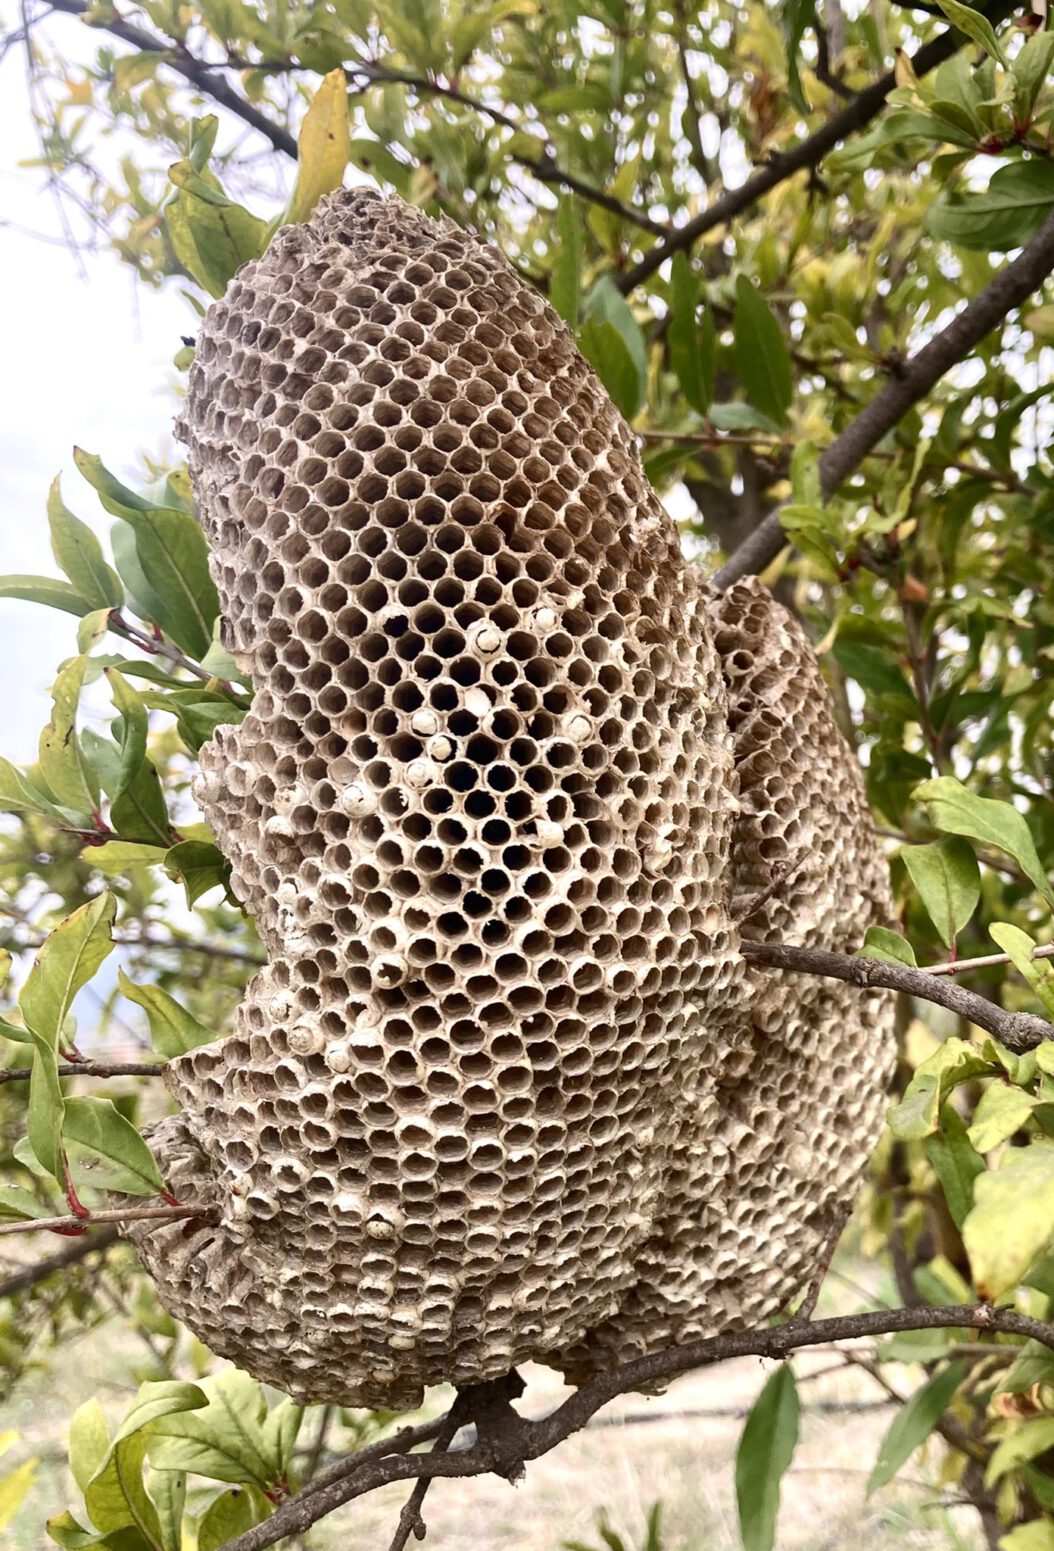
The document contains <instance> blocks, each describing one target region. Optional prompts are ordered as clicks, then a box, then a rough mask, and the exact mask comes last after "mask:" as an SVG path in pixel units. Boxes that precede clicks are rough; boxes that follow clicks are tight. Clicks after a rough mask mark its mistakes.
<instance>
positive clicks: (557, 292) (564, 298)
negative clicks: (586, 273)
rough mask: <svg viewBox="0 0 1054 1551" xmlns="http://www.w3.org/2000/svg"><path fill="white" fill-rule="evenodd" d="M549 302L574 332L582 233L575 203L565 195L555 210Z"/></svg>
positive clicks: (579, 301)
mask: <svg viewBox="0 0 1054 1551" xmlns="http://www.w3.org/2000/svg"><path fill="white" fill-rule="evenodd" d="M549 300H550V301H551V302H552V304H553V306H554V307H555V309H556V311H557V312H558V313H559V314H560V316H561V318H563V320H564V322H565V323H566V324H568V326H569V327H570V328H572V329H576V328H577V327H578V315H579V312H580V310H581V306H582V230H581V227H580V225H579V222H578V212H577V210H576V209H575V202H574V200H573V199H571V198H570V196H569V195H566V194H565V195H563V196H562V198H561V200H560V203H559V205H558V206H557V209H556V223H555V239H554V242H553V257H552V268H551V269H550V272H549Z"/></svg>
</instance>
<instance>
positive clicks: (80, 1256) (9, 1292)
mask: <svg viewBox="0 0 1054 1551" xmlns="http://www.w3.org/2000/svg"><path fill="white" fill-rule="evenodd" d="M117 1238H118V1233H117V1226H116V1224H114V1223H108V1224H107V1226H106V1227H105V1228H102V1229H100V1231H99V1232H98V1233H92V1234H85V1235H84V1236H83V1238H76V1239H72V1240H71V1241H70V1243H69V1244H67V1245H66V1247H65V1249H60V1250H56V1251H55V1253H54V1254H53V1255H48V1256H47V1258H46V1259H44V1260H36V1261H34V1262H33V1264H32V1265H31V1266H23V1267H22V1269H21V1270H20V1271H15V1272H14V1274H13V1275H11V1276H8V1277H5V1278H4V1280H3V1281H2V1282H0V1298H13V1297H14V1295H15V1293H20V1292H27V1291H28V1289H29V1288H30V1287H35V1286H36V1285H37V1283H38V1282H42V1281H44V1279H45V1278H46V1277H49V1276H54V1274H55V1272H56V1271H65V1270H66V1269H67V1268H68V1267H69V1266H75V1265H79V1264H80V1262H81V1261H82V1260H86V1259H87V1257H88V1256H89V1255H93V1254H94V1253H95V1252H96V1250H98V1251H99V1252H100V1253H101V1252H102V1251H104V1250H107V1249H109V1248H110V1246H111V1244H116V1243H117Z"/></svg>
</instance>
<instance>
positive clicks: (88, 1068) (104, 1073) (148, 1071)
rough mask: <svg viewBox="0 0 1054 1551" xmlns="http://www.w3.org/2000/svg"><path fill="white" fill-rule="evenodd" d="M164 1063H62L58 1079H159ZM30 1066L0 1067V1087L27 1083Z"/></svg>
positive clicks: (31, 1070) (30, 1075)
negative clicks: (9, 1083) (11, 1083)
mask: <svg viewBox="0 0 1054 1551" xmlns="http://www.w3.org/2000/svg"><path fill="white" fill-rule="evenodd" d="M164 1070H165V1063H164V1061H63V1062H61V1063H60V1065H59V1076H60V1077H160V1076H161V1073H162V1072H163V1071H164ZM32 1075H33V1068H32V1067H31V1066H9V1067H0V1087H2V1086H3V1084H4V1083H5V1082H28V1081H29V1079H30V1078H31V1077H32Z"/></svg>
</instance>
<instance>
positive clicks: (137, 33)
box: [50, 0, 296, 160]
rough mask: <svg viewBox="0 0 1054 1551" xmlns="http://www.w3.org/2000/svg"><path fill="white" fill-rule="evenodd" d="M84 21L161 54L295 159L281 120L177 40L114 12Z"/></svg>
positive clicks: (62, 4) (79, 5) (72, 8)
mask: <svg viewBox="0 0 1054 1551" xmlns="http://www.w3.org/2000/svg"><path fill="white" fill-rule="evenodd" d="M50 5H51V9H52V10H53V11H64V12H66V14H67V15H69V16H78V17H81V18H83V17H84V16H85V13H86V12H87V11H89V10H90V9H91V7H90V6H89V5H88V4H87V3H86V0H50ZM86 25H87V26H90V27H94V26H99V27H100V30H101V31H103V32H108V33H110V34H111V36H113V37H115V38H120V39H121V40H122V42H124V43H130V44H131V45H132V47H133V48H137V49H139V51H140V52H141V53H143V54H163V55H164V56H165V63H166V64H167V65H168V66H169V68H170V69H171V70H174V71H175V72H176V74H177V75H181V76H182V77H183V79H184V80H185V81H189V82H190V84H191V86H194V87H196V88H197V90H198V91H199V92H202V93H203V94H204V95H205V96H206V97H211V98H212V100H213V102H216V103H218V104H219V105H220V107H221V108H226V109H227V111H228V112H229V113H233V114H234V116H235V117H236V118H240V119H241V121H242V123H243V124H248V125H249V126H250V128H252V129H255V130H257V131H258V133H260V134H261V135H263V137H264V139H265V140H269V141H270V143H271V145H273V146H274V148H275V150H276V151H281V152H283V153H284V155H286V156H291V157H293V158H294V160H295V158H296V141H295V139H294V138H293V136H292V135H291V134H290V133H289V131H288V130H287V129H283V128H282V126H281V124H276V123H275V122H274V121H273V119H269V118H268V117H267V114H266V113H261V112H260V109H259V108H257V107H254V105H253V104H252V103H251V102H247V101H246V99H245V98H244V97H241V96H239V95H238V93H237V92H236V91H235V90H234V88H233V87H232V86H230V85H229V84H228V83H227V82H226V81H225V80H224V79H223V77H222V76H218V75H215V74H213V72H212V71H211V70H210V69H209V68H208V66H207V65H204V64H202V62H201V61H200V60H199V59H194V58H192V57H191V55H189V54H188V53H187V52H186V51H185V50H184V49H182V48H181V47H180V46H179V45H178V44H176V43H170V42H168V41H166V40H165V39H164V38H159V37H157V36H156V35H155V34H153V33H149V32H147V31H146V30H145V29H144V28H142V27H137V26H135V25H134V24H133V23H132V22H126V21H122V20H121V19H120V18H119V17H116V16H115V17H113V18H112V19H111V20H109V21H107V22H105V23H104V24H101V25H100V24H99V23H97V22H94V21H92V22H88V23H86Z"/></svg>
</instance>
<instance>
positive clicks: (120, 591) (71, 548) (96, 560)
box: [48, 479, 124, 609]
mask: <svg viewBox="0 0 1054 1551" xmlns="http://www.w3.org/2000/svg"><path fill="white" fill-rule="evenodd" d="M48 522H49V524H50V527H51V549H52V553H53V554H54V556H55V559H56V561H57V562H58V565H59V569H60V570H61V571H62V572H63V574H64V575H66V576H68V577H69V579H70V582H71V584H72V586H73V587H74V588H75V589H76V590H77V592H79V593H80V595H81V596H82V597H83V598H86V599H87V600H88V602H89V603H90V605H91V607H92V608H93V609H118V608H120V606H121V604H122V603H123V602H124V588H123V587H122V586H121V579H120V577H119V576H118V575H117V573H116V571H114V570H113V569H112V568H111V567H110V566H108V565H107V563H106V561H105V559H104V558H103V552H102V545H101V544H100V543H99V540H98V539H97V538H96V536H95V534H94V533H93V532H92V530H91V529H90V528H89V527H88V524H87V523H86V522H82V521H81V520H80V518H79V517H75V516H74V515H73V513H72V512H71V511H70V510H69V508H68V507H67V506H66V505H65V503H64V502H63V499H62V491H61V489H60V485H59V481H58V480H57V479H56V480H55V482H54V484H53V485H52V487H51V490H50V492H49V494H48Z"/></svg>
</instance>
